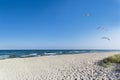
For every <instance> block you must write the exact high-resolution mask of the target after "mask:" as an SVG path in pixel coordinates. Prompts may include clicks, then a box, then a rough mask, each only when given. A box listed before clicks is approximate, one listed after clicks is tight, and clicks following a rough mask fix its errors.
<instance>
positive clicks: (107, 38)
mask: <svg viewBox="0 0 120 80" xmlns="http://www.w3.org/2000/svg"><path fill="white" fill-rule="evenodd" d="M102 39H106V40H108V41H110V40H111V39H110V38H109V37H102Z"/></svg>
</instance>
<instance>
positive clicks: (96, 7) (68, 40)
mask: <svg viewBox="0 0 120 80" xmlns="http://www.w3.org/2000/svg"><path fill="white" fill-rule="evenodd" d="M119 5H120V2H119V0H0V49H111V48H112V49H120V42H119V41H120V38H119V37H120V24H119V22H120V6H119ZM85 14H90V16H85ZM99 26H102V27H105V28H106V29H108V31H106V32H104V31H102V30H97V29H96V28H97V27H99ZM103 36H108V37H110V38H111V41H108V40H103V39H101V37H103Z"/></svg>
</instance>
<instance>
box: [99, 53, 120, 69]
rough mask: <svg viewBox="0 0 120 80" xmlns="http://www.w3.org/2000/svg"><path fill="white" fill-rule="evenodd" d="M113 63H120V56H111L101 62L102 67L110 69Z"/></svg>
mask: <svg viewBox="0 0 120 80" xmlns="http://www.w3.org/2000/svg"><path fill="white" fill-rule="evenodd" d="M112 63H120V54H117V55H113V56H110V57H108V58H105V59H103V60H102V61H101V66H103V67H108V66H109V65H110V64H112Z"/></svg>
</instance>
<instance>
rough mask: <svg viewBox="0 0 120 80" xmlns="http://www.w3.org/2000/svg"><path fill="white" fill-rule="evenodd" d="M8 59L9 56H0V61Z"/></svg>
mask: <svg viewBox="0 0 120 80" xmlns="http://www.w3.org/2000/svg"><path fill="white" fill-rule="evenodd" d="M9 57H10V56H9V55H0V59H7V58H9Z"/></svg>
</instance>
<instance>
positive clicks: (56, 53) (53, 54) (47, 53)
mask: <svg viewBox="0 0 120 80" xmlns="http://www.w3.org/2000/svg"><path fill="white" fill-rule="evenodd" d="M44 54H45V55H56V54H57V53H44Z"/></svg>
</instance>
